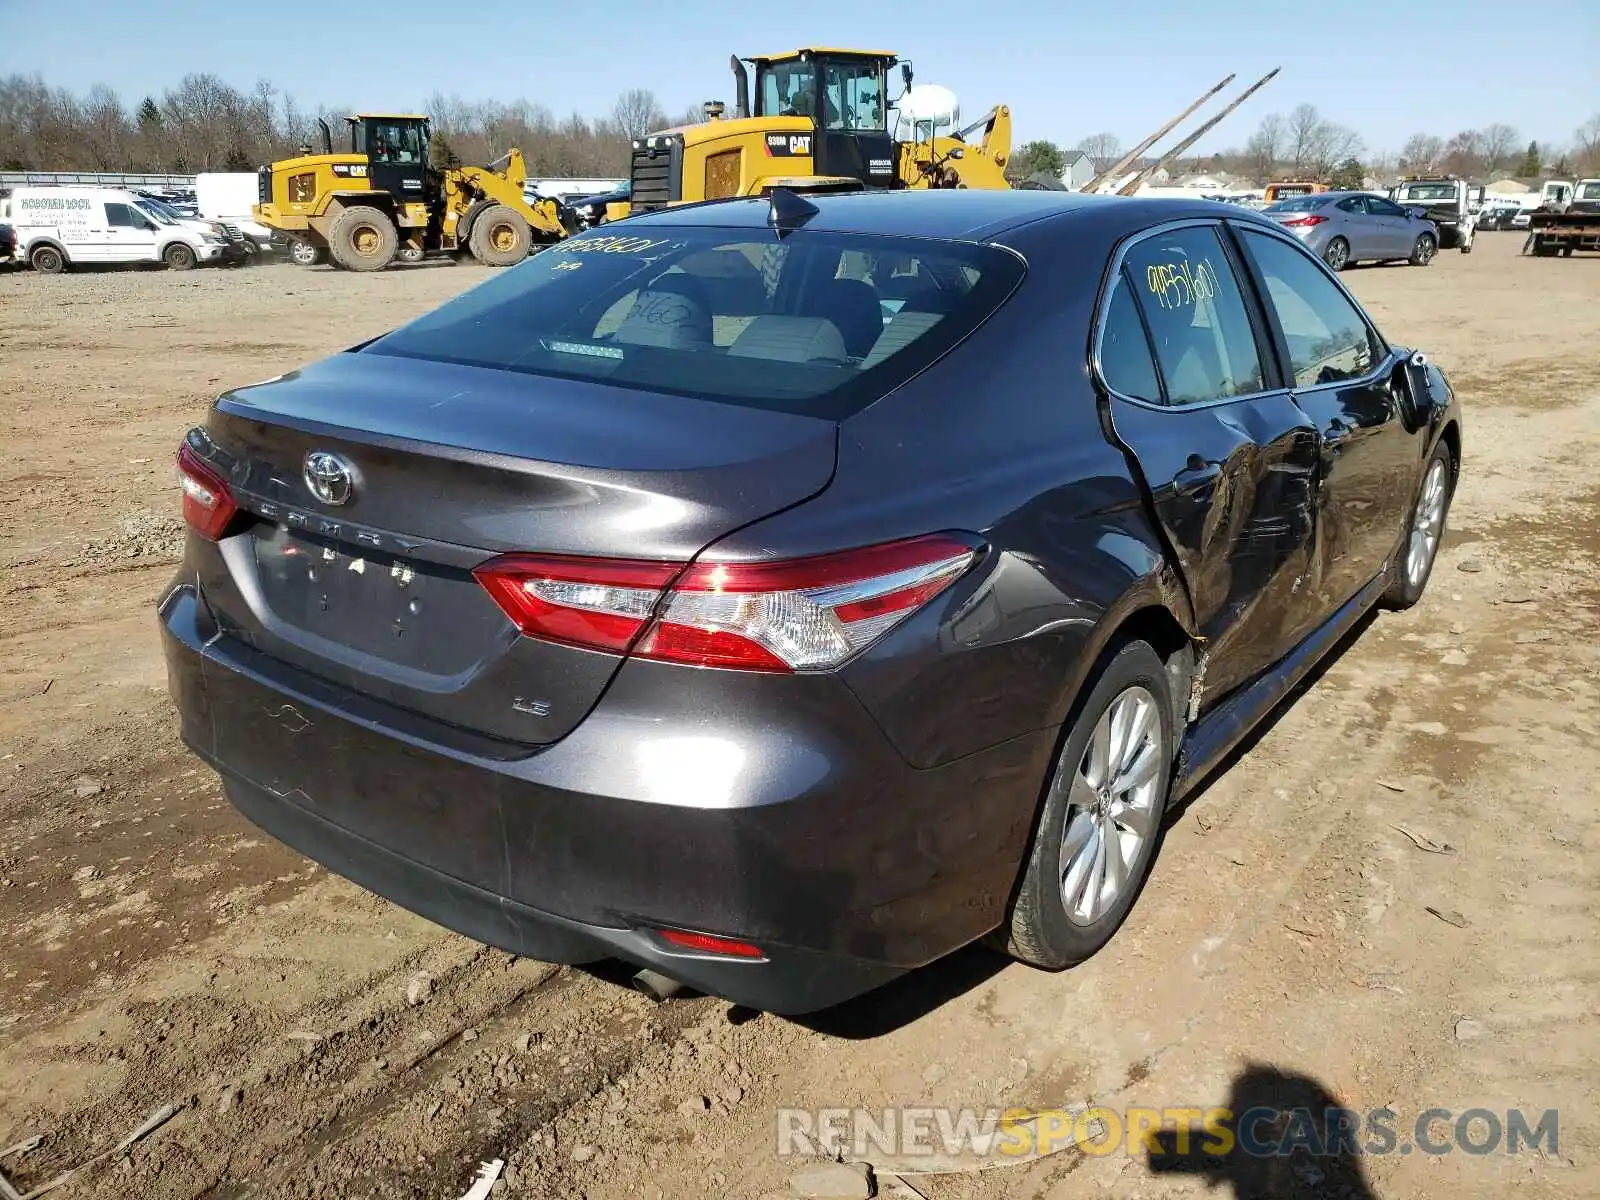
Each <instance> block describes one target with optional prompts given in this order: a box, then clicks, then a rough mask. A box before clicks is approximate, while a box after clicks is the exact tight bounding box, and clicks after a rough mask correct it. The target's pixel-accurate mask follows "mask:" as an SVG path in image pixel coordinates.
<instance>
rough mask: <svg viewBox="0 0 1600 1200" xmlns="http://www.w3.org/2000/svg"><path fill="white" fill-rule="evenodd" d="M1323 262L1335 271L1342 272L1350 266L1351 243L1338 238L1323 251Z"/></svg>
mask: <svg viewBox="0 0 1600 1200" xmlns="http://www.w3.org/2000/svg"><path fill="white" fill-rule="evenodd" d="M1322 261H1323V262H1325V263H1327V264H1328V266H1329V267H1330V268H1332V269H1333V270H1335V271H1342V270H1344V269H1345V268H1346V267H1348V266H1349V265H1350V243H1349V242H1347V241H1345V240H1344V239H1343V238H1342V237H1336V238H1334V239H1333V241H1331V242H1329V243H1328V244H1327V245H1326V246H1325V247H1323V250H1322Z"/></svg>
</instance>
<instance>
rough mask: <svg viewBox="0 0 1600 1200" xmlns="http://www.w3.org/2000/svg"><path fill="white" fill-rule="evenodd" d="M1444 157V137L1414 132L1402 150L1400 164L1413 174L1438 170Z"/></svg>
mask: <svg viewBox="0 0 1600 1200" xmlns="http://www.w3.org/2000/svg"><path fill="white" fill-rule="evenodd" d="M1443 157H1444V139H1443V138H1440V137H1435V136H1434V135H1433V134H1431V133H1413V134H1412V135H1411V136H1410V137H1408V138H1407V139H1406V144H1405V146H1404V147H1402V148H1401V150H1400V166H1401V167H1402V168H1403V169H1404V170H1407V171H1410V172H1412V173H1413V174H1417V173H1425V172H1428V171H1434V170H1437V169H1438V167H1439V161H1440V160H1441V159H1442V158H1443Z"/></svg>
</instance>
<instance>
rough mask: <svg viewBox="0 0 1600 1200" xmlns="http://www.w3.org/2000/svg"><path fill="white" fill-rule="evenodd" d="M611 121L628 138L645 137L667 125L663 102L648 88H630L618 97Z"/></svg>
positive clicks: (612, 110)
mask: <svg viewBox="0 0 1600 1200" xmlns="http://www.w3.org/2000/svg"><path fill="white" fill-rule="evenodd" d="M611 119H612V120H613V121H614V122H616V125H617V128H618V129H620V130H621V131H622V135H623V136H624V137H627V138H636V137H643V136H644V135H645V134H647V133H652V132H654V131H655V130H657V129H663V128H665V127H666V124H667V117H666V114H665V113H664V112H663V111H662V108H661V102H660V101H658V100H657V99H656V94H655V93H654V92H652V91H650V89H648V88H629V89H628V90H627V91H625V92H623V93H622V95H620V96H618V97H617V102H616V104H614V105H613V106H612V108H611Z"/></svg>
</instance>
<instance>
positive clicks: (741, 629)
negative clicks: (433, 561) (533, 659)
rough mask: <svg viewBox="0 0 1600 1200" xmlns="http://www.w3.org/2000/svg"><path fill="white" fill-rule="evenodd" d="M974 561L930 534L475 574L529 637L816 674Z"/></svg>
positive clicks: (504, 567) (502, 562)
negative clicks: (687, 561) (775, 553)
mask: <svg viewBox="0 0 1600 1200" xmlns="http://www.w3.org/2000/svg"><path fill="white" fill-rule="evenodd" d="M976 557H977V554H976V551H974V550H973V549H972V547H970V546H968V545H967V544H966V543H964V542H960V541H957V540H956V539H955V538H951V537H947V536H944V535H942V534H934V535H930V536H928V537H919V538H912V539H910V540H907V541H901V542H889V543H886V544H883V545H878V546H868V547H863V548H859V549H854V550H847V551H844V552H842V553H838V554H825V555H818V556H814V557H809V558H800V559H788V560H782V561H778V562H759V563H716V562H697V563H695V564H693V565H692V566H688V567H685V566H684V564H681V563H663V562H638V561H626V560H622V561H619V560H608V559H584V558H570V557H561V556H544V555H507V556H505V557H502V558H498V559H494V560H492V561H490V562H488V563H485V564H484V565H483V566H481V567H479V568H478V569H477V571H476V572H474V573H475V574H476V575H477V577H478V580H479V581H480V582H481V583H482V584H483V586H484V587H485V588H486V589H488V591H489V593H490V595H492V596H493V597H494V598H495V600H496V602H497V603H498V604H499V605H500V607H501V609H502V610H504V612H505V613H506V615H507V616H509V617H510V618H511V620H512V621H513V622H514V623H515V624H516V626H517V628H518V629H520V630H521V631H522V632H523V633H525V634H527V635H528V636H530V637H536V638H542V639H544V640H546V641H553V642H561V643H564V644H567V645H576V646H583V647H587V648H590V649H595V650H607V651H611V652H613V653H621V652H629V653H631V654H633V655H634V656H635V657H638V658H649V659H655V660H657V661H661V662H673V663H683V664H686V665H690V666H700V667H724V668H732V669H737V670H746V671H825V670H829V669H831V668H833V667H836V666H838V665H839V664H841V663H843V662H844V661H845V660H846V659H848V658H850V657H851V656H852V655H855V654H857V653H859V652H860V651H861V650H864V649H865V648H866V647H867V646H869V645H871V644H872V643H873V642H875V641H877V640H878V639H879V638H881V637H883V635H884V634H886V633H888V632H889V630H891V629H893V628H894V627H895V626H896V625H898V624H900V623H901V622H902V621H904V620H906V619H907V618H908V617H910V616H911V615H912V614H913V613H914V612H916V611H917V610H918V609H919V608H921V607H922V606H923V605H925V604H927V603H928V602H929V601H930V600H932V599H933V598H934V597H935V596H937V595H938V594H939V593H940V592H942V591H944V590H945V589H946V588H948V587H949V586H950V585H951V584H952V583H954V582H955V581H956V580H957V579H958V578H960V577H961V575H962V574H963V573H964V572H965V571H966V570H967V568H968V567H970V566H971V565H972V562H973V560H974V559H975V558H976ZM630 647H631V649H630Z"/></svg>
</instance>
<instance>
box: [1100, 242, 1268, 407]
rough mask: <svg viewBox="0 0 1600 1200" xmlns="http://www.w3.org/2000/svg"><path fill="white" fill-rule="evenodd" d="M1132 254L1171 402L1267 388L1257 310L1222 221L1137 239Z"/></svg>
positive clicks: (1130, 263) (1128, 265)
mask: <svg viewBox="0 0 1600 1200" xmlns="http://www.w3.org/2000/svg"><path fill="white" fill-rule="evenodd" d="M1124 261H1125V269H1126V271H1127V274H1128V278H1129V280H1130V281H1131V282H1132V284H1133V285H1134V287H1135V288H1136V289H1137V290H1138V295H1139V307H1140V308H1141V309H1142V310H1143V312H1144V317H1145V323H1146V324H1147V325H1149V327H1150V338H1151V341H1152V342H1153V343H1154V345H1155V353H1156V360H1157V361H1158V362H1159V363H1160V364H1161V378H1162V379H1163V380H1164V381H1165V382H1166V385H1167V401H1168V403H1170V404H1197V403H1204V402H1206V401H1210V400H1225V399H1228V398H1229V397H1232V396H1246V395H1249V394H1251V393H1252V392H1259V391H1262V390H1263V387H1264V385H1263V382H1262V374H1261V356H1260V355H1259V354H1258V353H1257V352H1256V341H1255V334H1254V332H1253V330H1252V329H1251V326H1250V317H1249V315H1248V313H1247V312H1246V310H1245V305H1244V298H1243V296H1242V295H1241V294H1240V291H1239V283H1238V280H1237V279H1235V278H1234V274H1233V268H1232V266H1231V265H1230V264H1229V262H1228V257H1227V255H1226V254H1225V253H1223V249H1222V243H1221V242H1219V241H1218V240H1217V232H1216V230H1215V229H1212V228H1210V227H1207V226H1194V227H1190V228H1187V229H1175V230H1172V231H1170V232H1168V233H1159V234H1156V235H1155V236H1153V237H1149V238H1146V239H1145V240H1143V241H1141V242H1138V243H1136V244H1135V245H1134V246H1133V248H1132V249H1131V250H1129V251H1128V255H1127V258H1126V259H1125V260H1124Z"/></svg>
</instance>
